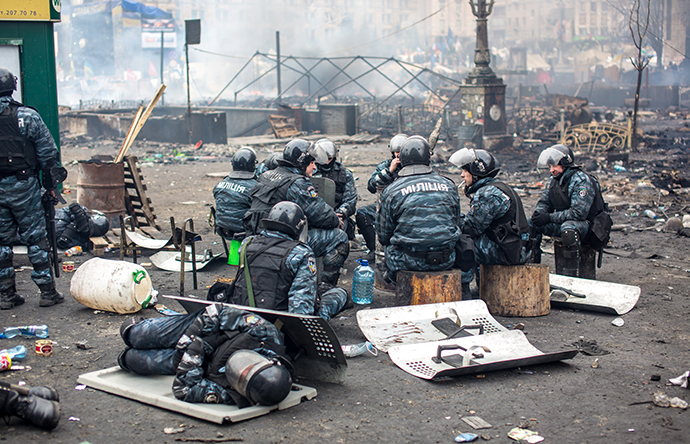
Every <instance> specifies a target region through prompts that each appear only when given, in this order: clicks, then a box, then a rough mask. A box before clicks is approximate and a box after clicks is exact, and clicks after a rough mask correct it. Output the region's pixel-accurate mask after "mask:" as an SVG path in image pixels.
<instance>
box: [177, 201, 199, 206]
mask: <svg viewBox="0 0 690 444" xmlns="http://www.w3.org/2000/svg"><path fill="white" fill-rule="evenodd" d="M197 203H198V202H194V201H193V200H188V201H186V202H180V205H196V204H197Z"/></svg>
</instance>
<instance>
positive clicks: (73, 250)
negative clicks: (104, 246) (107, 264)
mask: <svg viewBox="0 0 690 444" xmlns="http://www.w3.org/2000/svg"><path fill="white" fill-rule="evenodd" d="M82 253H84V250H82V248H81V247H80V246H79V245H77V246H74V247H72V248H70V249H69V250H66V251H65V256H81V255H82Z"/></svg>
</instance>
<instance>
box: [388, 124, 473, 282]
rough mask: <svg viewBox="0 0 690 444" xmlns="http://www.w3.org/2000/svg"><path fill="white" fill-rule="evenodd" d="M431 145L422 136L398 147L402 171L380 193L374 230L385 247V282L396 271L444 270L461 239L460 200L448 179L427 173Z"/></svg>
mask: <svg viewBox="0 0 690 444" xmlns="http://www.w3.org/2000/svg"><path fill="white" fill-rule="evenodd" d="M430 161H431V147H430V146H429V143H428V142H427V141H426V139H424V138H423V137H421V136H412V137H410V138H408V139H407V140H405V142H404V143H403V145H402V147H401V148H400V164H401V165H402V169H401V170H400V171H399V172H398V178H397V179H396V180H395V182H393V183H392V184H390V185H388V187H386V188H385V189H384V190H383V192H382V193H381V198H380V209H379V213H378V217H377V219H376V231H377V232H378V235H379V240H380V241H381V244H382V245H384V246H385V247H386V267H387V269H388V270H387V272H386V274H385V275H384V279H386V280H387V281H389V282H393V281H395V273H396V272H397V271H398V270H414V271H438V270H448V269H450V268H452V267H453V263H454V261H455V243H456V242H457V240H458V239H459V238H460V227H459V223H460V220H459V218H460V198H459V196H458V191H457V187H456V186H455V184H454V183H453V181H452V180H450V179H448V178H446V177H442V176H440V175H438V174H436V173H435V172H433V170H432V169H431V167H430V166H429V164H430Z"/></svg>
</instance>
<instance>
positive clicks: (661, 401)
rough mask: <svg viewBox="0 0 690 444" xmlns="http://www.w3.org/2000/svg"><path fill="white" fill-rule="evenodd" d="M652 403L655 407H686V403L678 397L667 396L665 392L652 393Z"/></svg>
mask: <svg viewBox="0 0 690 444" xmlns="http://www.w3.org/2000/svg"><path fill="white" fill-rule="evenodd" d="M653 402H654V405H656V406H657V407H664V408H668V407H675V408H679V409H687V408H688V403H687V402H686V401H684V400H682V399H680V398H677V397H676V398H669V397H668V395H667V394H665V393H661V392H657V393H654V400H653Z"/></svg>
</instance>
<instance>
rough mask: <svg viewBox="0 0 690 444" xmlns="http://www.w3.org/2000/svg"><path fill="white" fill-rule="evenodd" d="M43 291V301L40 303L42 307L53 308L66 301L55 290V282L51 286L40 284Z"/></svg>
mask: <svg viewBox="0 0 690 444" xmlns="http://www.w3.org/2000/svg"><path fill="white" fill-rule="evenodd" d="M38 288H40V289H41V299H40V300H39V301H38V305H39V306H40V307H52V306H53V305H55V304H60V303H62V302H64V301H65V298H64V297H63V296H62V295H61V294H60V293H58V292H57V290H55V282H54V281H53V282H51V283H49V284H39V285H38Z"/></svg>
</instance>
